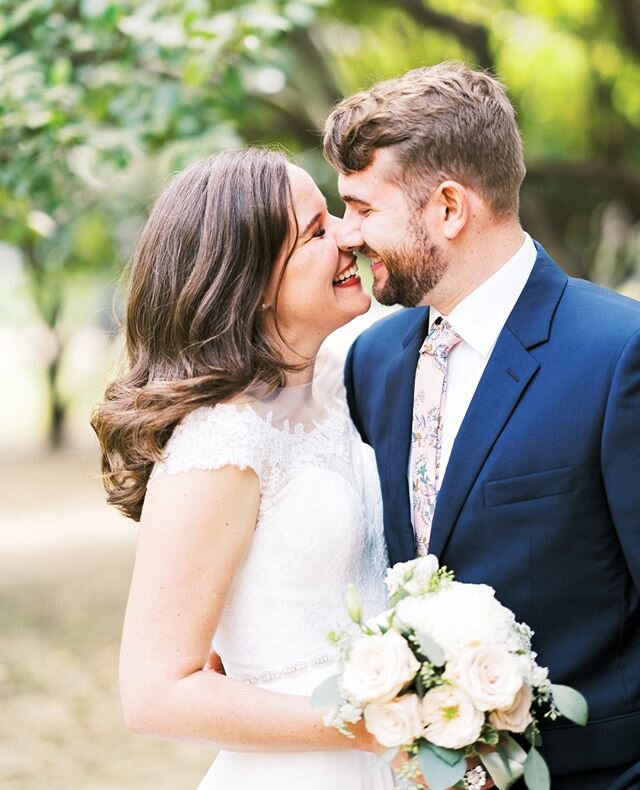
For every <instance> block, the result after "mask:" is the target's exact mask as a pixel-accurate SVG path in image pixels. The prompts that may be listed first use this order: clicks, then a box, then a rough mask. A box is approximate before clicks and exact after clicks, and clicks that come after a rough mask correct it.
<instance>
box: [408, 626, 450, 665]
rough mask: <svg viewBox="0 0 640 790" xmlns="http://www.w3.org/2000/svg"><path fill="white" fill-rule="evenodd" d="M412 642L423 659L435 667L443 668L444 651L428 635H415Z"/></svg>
mask: <svg viewBox="0 0 640 790" xmlns="http://www.w3.org/2000/svg"><path fill="white" fill-rule="evenodd" d="M414 640H415V642H416V644H417V645H418V648H419V649H420V652H421V653H422V655H423V656H424V657H425V658H428V659H429V661H430V662H431V663H432V664H433V665H434V666H436V667H443V666H444V661H445V659H444V651H443V649H442V648H441V647H440V645H439V644H438V643H437V642H436V641H435V639H432V638H431V637H430V636H429V635H428V634H415V636H414Z"/></svg>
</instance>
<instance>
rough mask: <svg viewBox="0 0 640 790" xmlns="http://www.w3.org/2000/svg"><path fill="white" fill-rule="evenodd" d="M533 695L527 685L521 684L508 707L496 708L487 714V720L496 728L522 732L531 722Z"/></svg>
mask: <svg viewBox="0 0 640 790" xmlns="http://www.w3.org/2000/svg"><path fill="white" fill-rule="evenodd" d="M532 702H533V695H532V694H531V689H530V688H529V686H526V685H523V686H522V688H521V689H520V691H519V692H518V693H517V694H516V698H515V699H514V701H513V705H512V706H511V707H510V708H503V709H501V710H496V711H494V712H493V713H491V714H490V715H489V722H490V723H491V725H492V726H493V727H495V728H496V730H507V731H508V732H524V731H525V730H526V729H527V727H528V726H529V725H530V724H531V721H532V717H531V703H532Z"/></svg>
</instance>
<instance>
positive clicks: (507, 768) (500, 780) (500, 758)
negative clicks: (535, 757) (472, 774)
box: [480, 750, 523, 790]
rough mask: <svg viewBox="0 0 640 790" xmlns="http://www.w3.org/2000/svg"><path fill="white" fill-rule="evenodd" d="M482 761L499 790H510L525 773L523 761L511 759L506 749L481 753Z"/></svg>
mask: <svg viewBox="0 0 640 790" xmlns="http://www.w3.org/2000/svg"><path fill="white" fill-rule="evenodd" d="M480 761H481V762H482V764H483V765H484V767H485V768H486V769H487V772H488V774H489V776H490V777H491V778H492V779H493V781H494V784H495V786H496V787H497V788H498V790H508V789H509V788H510V787H511V785H512V784H513V783H514V782H516V781H517V780H518V779H519V778H520V777H521V776H522V774H523V767H522V763H519V762H517V761H516V760H512V759H510V758H509V757H508V756H507V754H506V753H505V752H504V750H500V751H495V752H486V753H484V754H481V755H480Z"/></svg>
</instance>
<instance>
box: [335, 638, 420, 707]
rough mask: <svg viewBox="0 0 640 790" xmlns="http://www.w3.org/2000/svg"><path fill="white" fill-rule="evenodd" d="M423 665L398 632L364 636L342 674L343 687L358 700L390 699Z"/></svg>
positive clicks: (353, 649)
mask: <svg viewBox="0 0 640 790" xmlns="http://www.w3.org/2000/svg"><path fill="white" fill-rule="evenodd" d="M419 669H420V664H419V663H418V661H417V660H416V658H415V656H414V655H413V653H412V652H411V649H410V648H409V646H408V645H407V643H406V641H405V640H404V639H403V637H401V636H400V634H399V633H398V632H397V631H393V630H391V631H387V633H386V634H376V635H374V636H363V637H361V638H360V639H358V641H357V642H356V643H355V644H354V646H353V648H352V650H351V655H350V656H349V660H348V661H347V664H346V666H345V668H344V671H343V673H342V689H343V691H344V692H345V693H346V695H347V696H348V697H349V698H351V699H352V700H354V701H355V702H357V703H359V704H361V705H364V704H366V703H368V702H389V701H390V700H392V699H393V698H394V697H395V696H397V694H398V692H399V691H400V690H401V689H402V687H403V686H405V685H406V684H407V683H408V682H409V681H410V680H413V678H414V677H415V675H416V672H417V671H418V670H419Z"/></svg>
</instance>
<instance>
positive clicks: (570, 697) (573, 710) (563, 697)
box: [551, 683, 589, 727]
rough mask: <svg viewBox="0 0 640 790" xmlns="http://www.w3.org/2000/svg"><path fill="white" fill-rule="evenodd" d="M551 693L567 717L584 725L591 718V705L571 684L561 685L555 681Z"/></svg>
mask: <svg viewBox="0 0 640 790" xmlns="http://www.w3.org/2000/svg"><path fill="white" fill-rule="evenodd" d="M551 693H552V694H553V701H554V702H555V704H556V707H557V708H558V710H559V711H560V713H562V715H563V716H564V717H565V718H566V719H569V720H570V721H573V722H575V724H579V725H580V726H581V727H584V726H585V724H586V723H587V719H588V718H589V706H588V705H587V701H586V699H585V698H584V697H583V696H582V694H581V693H580V692H579V691H576V690H575V689H573V688H571V686H559V685H557V684H555V683H552V684H551Z"/></svg>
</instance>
